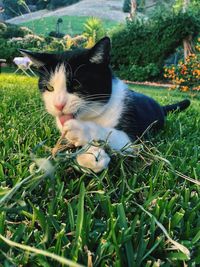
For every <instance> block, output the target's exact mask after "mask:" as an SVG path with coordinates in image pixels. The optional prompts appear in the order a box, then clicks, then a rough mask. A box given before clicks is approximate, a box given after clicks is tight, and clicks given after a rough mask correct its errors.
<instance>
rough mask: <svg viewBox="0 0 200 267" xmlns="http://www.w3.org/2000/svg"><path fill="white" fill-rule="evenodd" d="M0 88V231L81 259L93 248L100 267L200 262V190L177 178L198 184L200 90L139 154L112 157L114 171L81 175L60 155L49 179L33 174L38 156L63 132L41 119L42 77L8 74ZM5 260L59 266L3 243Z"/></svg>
mask: <svg viewBox="0 0 200 267" xmlns="http://www.w3.org/2000/svg"><path fill="white" fill-rule="evenodd" d="M0 88H1V89H0V91H1V93H0V101H1V106H0V123H1V127H0V132H1V139H0V146H1V154H0V183H1V187H0V188H1V189H0V234H2V235H3V236H6V237H8V238H11V239H12V240H13V241H15V242H19V243H21V244H25V245H29V246H31V247H36V248H39V249H42V250H45V251H49V252H52V253H55V254H57V255H61V256H63V257H66V258H70V259H73V260H75V261H78V262H79V263H82V264H84V265H87V260H88V258H89V259H91V256H90V253H91V255H92V262H93V263H94V266H102V267H103V266H107V265H108V266H137V267H139V266H156V265H158V264H162V265H163V266H183V264H188V266H195V265H196V266H198V265H199V264H200V256H199V255H200V230H199V229H200V211H199V206H200V202H199V186H198V185H197V184H195V183H194V182H189V181H187V180H185V179H184V177H179V176H178V175H176V174H175V170H177V171H179V172H182V173H184V174H185V175H188V176H190V177H192V178H194V179H196V180H197V179H198V177H199V174H200V165H199V163H198V162H199V152H200V147H199V145H198V144H199V143H200V136H199V131H200V118H199V112H200V105H199V97H198V95H196V96H193V97H192V96H190V95H188V96H187V97H189V98H191V100H192V105H191V107H190V108H188V110H187V111H185V112H182V113H179V114H171V115H170V116H169V117H168V119H167V123H166V125H165V128H164V129H163V130H162V131H161V132H160V133H159V134H157V135H156V136H154V137H152V138H151V142H150V141H148V140H146V141H145V143H143V145H142V146H141V150H140V152H139V153H138V154H137V156H135V157H133V158H131V157H130V158H127V157H126V156H120V155H113V156H112V162H111V164H110V166H109V169H108V170H105V171H103V172H102V173H101V174H100V175H98V176H97V175H95V174H83V173H81V172H79V171H78V170H77V165H76V164H75V162H74V161H73V157H72V155H71V156H70V157H67V158H66V156H64V155H60V156H57V157H56V158H55V159H54V160H52V164H53V165H54V166H55V174H54V175H51V176H50V177H47V176H44V175H43V174H42V172H38V173H37V172H36V169H37V167H36V166H35V165H34V164H33V162H34V158H41V157H48V156H49V155H50V148H52V147H53V146H54V145H55V143H56V141H57V139H58V137H59V133H58V131H57V130H56V129H55V126H54V122H53V120H52V118H51V117H50V115H45V114H46V113H45V111H44V108H43V105H42V100H41V99H40V95H39V92H38V89H37V80H36V79H35V78H26V77H24V76H14V75H6V74H4V75H1V76H0ZM134 89H135V90H136V91H139V92H143V93H145V94H147V95H150V96H152V97H154V98H155V99H157V100H158V101H159V102H160V103H162V104H167V103H172V102H175V101H178V100H181V99H183V98H185V97H186V95H185V94H183V93H178V92H172V91H168V90H167V89H163V88H152V87H142V86H135V87H134ZM68 156H69V154H68ZM30 174H32V176H31V177H30V178H29V179H26V178H27V177H28V176H29V175H30ZM25 179H26V180H25ZM138 205H139V206H138ZM143 209H145V210H146V211H148V212H150V214H152V215H153V216H154V217H155V218H156V219H157V220H158V221H159V222H160V223H161V224H162V225H163V226H164V227H165V228H166V230H167V232H168V233H169V235H170V236H171V237H172V238H173V239H174V240H176V241H178V242H180V243H181V244H183V245H185V246H186V247H187V248H188V249H189V250H190V252H191V258H190V259H188V257H187V256H186V255H184V254H183V253H182V252H180V251H177V250H170V248H171V247H172V245H171V244H170V242H168V241H167V238H166V236H165V235H164V233H163V232H162V230H161V229H160V227H158V225H157V223H156V222H155V219H154V217H152V218H150V217H149V215H148V214H147V213H146V212H145V211H144V210H143ZM0 262H1V264H0V266H20V265H23V266H28V265H29V266H44V267H46V266H61V265H59V264H58V263H56V262H55V261H53V260H51V259H50V258H47V257H45V256H41V255H39V254H38V253H36V254H34V253H28V252H25V251H23V250H21V249H15V248H14V247H10V246H9V245H6V244H5V243H4V242H3V241H1V242H0ZM153 264H154V265H153Z"/></svg>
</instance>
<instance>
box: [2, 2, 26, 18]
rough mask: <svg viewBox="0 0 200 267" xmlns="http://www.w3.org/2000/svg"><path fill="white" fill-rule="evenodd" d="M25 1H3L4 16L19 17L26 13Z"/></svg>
mask: <svg viewBox="0 0 200 267" xmlns="http://www.w3.org/2000/svg"><path fill="white" fill-rule="evenodd" d="M24 3H25V1H19V0H3V5H4V8H5V14H6V16H7V17H15V16H19V15H21V14H23V13H26V12H28V10H27V7H26V5H24Z"/></svg>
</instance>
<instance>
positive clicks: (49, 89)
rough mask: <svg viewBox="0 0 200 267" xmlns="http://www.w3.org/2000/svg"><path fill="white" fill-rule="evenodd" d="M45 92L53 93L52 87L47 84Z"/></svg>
mask: <svg viewBox="0 0 200 267" xmlns="http://www.w3.org/2000/svg"><path fill="white" fill-rule="evenodd" d="M45 90H47V91H49V92H53V91H54V88H53V86H51V85H50V84H47V85H46V86H45Z"/></svg>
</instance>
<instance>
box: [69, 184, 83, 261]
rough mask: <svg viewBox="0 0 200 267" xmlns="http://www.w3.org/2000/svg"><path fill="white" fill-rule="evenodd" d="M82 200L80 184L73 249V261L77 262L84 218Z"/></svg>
mask: <svg viewBox="0 0 200 267" xmlns="http://www.w3.org/2000/svg"><path fill="white" fill-rule="evenodd" d="M84 199H85V185H84V183H81V186H80V193H79V201H78V214H77V221H76V237H75V247H74V250H73V255H72V257H73V260H74V261H77V260H78V251H79V249H80V248H81V245H82V239H81V232H82V228H83V218H84Z"/></svg>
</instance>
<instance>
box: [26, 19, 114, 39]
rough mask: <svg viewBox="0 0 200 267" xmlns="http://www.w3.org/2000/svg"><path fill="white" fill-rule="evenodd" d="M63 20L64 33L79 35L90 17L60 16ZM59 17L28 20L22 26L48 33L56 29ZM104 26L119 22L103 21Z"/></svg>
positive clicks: (36, 32) (40, 32) (108, 27)
mask: <svg viewBox="0 0 200 267" xmlns="http://www.w3.org/2000/svg"><path fill="white" fill-rule="evenodd" d="M59 18H61V19H62V20H63V23H62V24H61V25H60V31H61V32H62V33H64V34H69V35H72V36H74V35H77V34H81V33H82V32H83V31H84V23H86V21H87V20H88V19H89V17H76V16H59ZM57 20H58V17H55V16H53V17H45V18H41V19H38V20H33V21H28V22H25V23H22V24H21V25H22V26H25V27H28V28H29V29H31V30H32V31H33V32H34V33H35V34H39V35H48V34H49V32H51V31H55V27H56V22H57ZM103 25H104V28H105V29H106V30H108V29H110V28H112V27H113V26H116V25H117V23H116V22H115V21H111V20H104V21H103Z"/></svg>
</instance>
